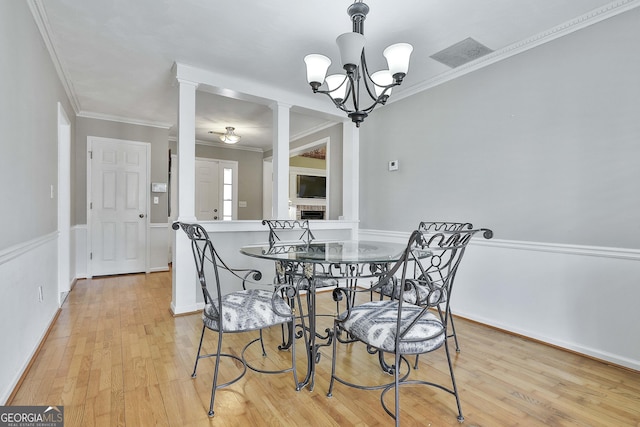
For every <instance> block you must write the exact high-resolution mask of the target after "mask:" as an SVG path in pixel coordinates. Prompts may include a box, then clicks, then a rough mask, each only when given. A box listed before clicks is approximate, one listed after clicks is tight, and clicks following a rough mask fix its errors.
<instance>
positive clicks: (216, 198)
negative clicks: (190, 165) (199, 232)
mask: <svg viewBox="0 0 640 427" xmlns="http://www.w3.org/2000/svg"><path fill="white" fill-rule="evenodd" d="M219 175H220V169H219V162H218V161H216V160H205V159H196V218H197V219H198V221H212V220H218V219H221V216H220V182H219Z"/></svg>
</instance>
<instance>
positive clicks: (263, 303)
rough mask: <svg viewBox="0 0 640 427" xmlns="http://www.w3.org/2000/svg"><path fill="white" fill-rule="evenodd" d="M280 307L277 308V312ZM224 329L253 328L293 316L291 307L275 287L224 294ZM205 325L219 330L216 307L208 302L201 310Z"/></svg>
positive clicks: (284, 320) (278, 322)
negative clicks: (274, 292) (271, 289)
mask: <svg viewBox="0 0 640 427" xmlns="http://www.w3.org/2000/svg"><path fill="white" fill-rule="evenodd" d="M276 311H277V312H276ZM222 316H223V326H224V330H223V332H240V331H253V330H257V329H262V328H266V327H269V326H273V325H278V324H281V323H286V322H290V321H291V319H292V313H291V307H289V305H287V303H286V302H285V301H284V300H283V299H282V298H280V297H279V296H276V297H275V299H274V294H273V291H266V290H262V289H250V290H244V291H238V292H232V293H230V294H227V295H225V296H223V297H222ZM202 321H203V322H204V324H205V326H206V327H207V328H209V329H212V330H214V331H219V330H220V316H219V314H218V310H217V307H216V306H214V305H212V304H207V305H206V306H205V308H204V311H203V314H202Z"/></svg>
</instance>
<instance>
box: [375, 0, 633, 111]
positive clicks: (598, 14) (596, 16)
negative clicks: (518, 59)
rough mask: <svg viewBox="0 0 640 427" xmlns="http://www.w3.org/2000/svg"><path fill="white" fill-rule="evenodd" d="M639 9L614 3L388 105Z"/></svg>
mask: <svg viewBox="0 0 640 427" xmlns="http://www.w3.org/2000/svg"><path fill="white" fill-rule="evenodd" d="M638 6H640V0H618V1H614V2H612V3H609V4H607V5H605V6H602V7H600V8H597V9H594V10H592V11H591V12H588V13H585V14H584V15H581V16H578V17H575V18H573V19H571V20H569V21H567V22H564V23H562V24H560V25H557V26H555V27H553V28H550V29H548V30H546V31H543V32H541V33H538V34H536V35H533V36H531V37H529V38H527V39H524V40H520V41H518V42H516V43H514V44H512V45H509V46H507V47H504V48H502V49H499V50H496V51H495V52H492V53H490V54H488V55H485V56H483V57H481V58H478V59H476V60H475V61H471V62H469V63H467V64H464V65H461V66H459V67H457V68H455V69H452V70H450V71H447V72H445V73H442V74H439V75H437V76H435V77H433V78H432V79H430V80H427V81H425V82H422V83H418V84H416V85H413V86H409V87H407V88H405V89H404V90H399V91H398V92H397V93H395V92H394V95H393V96H392V97H390V98H389V101H388V102H387V104H391V103H393V102H397V101H400V100H401V99H404V98H407V97H409V96H412V95H415V94H417V93H420V92H423V91H425V90H427V89H431V88H433V87H436V86H439V85H441V84H443V83H446V82H448V81H451V80H453V79H456V78H458V77H461V76H463V75H465V74H468V73H471V72H472V71H476V70H479V69H481V68H484V67H486V66H489V65H491V64H494V63H496V62H499V61H502V60H504V59H507V58H510V57H512V56H514V55H517V54H519V53H522V52H526V51H527V50H530V49H533V48H535V47H537V46H540V45H543V44H545V43H548V42H550V41H553V40H555V39H558V38H560V37H563V36H566V35H568V34H571V33H573V32H575V31H578V30H581V29H583V28H586V27H589V26H590V25H593V24H596V23H598V22H600V21H602V20H605V19H608V18H611V17H613V16H616V15H619V14H621V13H624V12H627V11H629V10H631V9H634V8H636V7H638Z"/></svg>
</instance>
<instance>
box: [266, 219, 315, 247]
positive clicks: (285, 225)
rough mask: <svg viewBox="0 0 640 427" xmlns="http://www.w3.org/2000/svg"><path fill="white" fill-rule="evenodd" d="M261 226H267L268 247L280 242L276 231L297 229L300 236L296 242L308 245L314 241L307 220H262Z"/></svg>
mask: <svg viewBox="0 0 640 427" xmlns="http://www.w3.org/2000/svg"><path fill="white" fill-rule="evenodd" d="M262 225H268V226H269V246H273V245H275V243H276V242H277V241H281V239H280V236H278V230H280V231H284V230H295V229H299V230H300V231H301V232H302V234H300V237H299V238H298V239H297V240H299V241H301V242H303V243H306V244H310V243H311V242H312V241H313V240H314V239H315V237H314V236H313V233H312V232H311V229H310V228H309V220H307V219H304V220H298V219H263V220H262Z"/></svg>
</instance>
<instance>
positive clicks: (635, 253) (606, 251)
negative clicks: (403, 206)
mask: <svg viewBox="0 0 640 427" xmlns="http://www.w3.org/2000/svg"><path fill="white" fill-rule="evenodd" d="M359 234H360V236H361V238H364V239H367V238H368V239H378V240H389V241H394V242H406V241H407V240H408V239H409V235H410V233H409V232H404V231H386V230H371V229H363V230H360V231H359ZM471 245H480V246H491V247H496V248H507V249H518V250H525V251H537V252H548V253H560V254H566V255H580V256H595V257H605V258H616V259H626V260H632V261H640V249H628V248H613V247H607V246H585V245H569V244H562V243H545V242H528V241H522V240H505V239H490V240H487V239H482V238H475V239H473V240H471Z"/></svg>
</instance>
